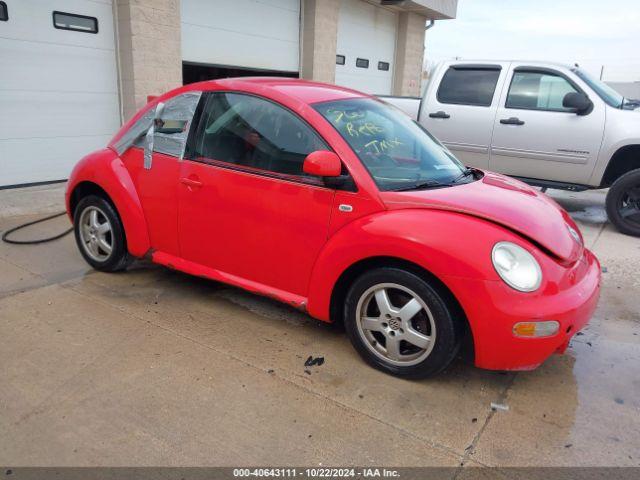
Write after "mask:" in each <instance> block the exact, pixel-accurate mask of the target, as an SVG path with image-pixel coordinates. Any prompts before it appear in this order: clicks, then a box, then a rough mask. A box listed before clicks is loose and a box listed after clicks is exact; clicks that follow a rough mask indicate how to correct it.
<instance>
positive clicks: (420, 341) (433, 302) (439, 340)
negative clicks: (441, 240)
mask: <svg viewBox="0 0 640 480" xmlns="http://www.w3.org/2000/svg"><path fill="white" fill-rule="evenodd" d="M345 328H346V330H347V334H348V336H349V339H350V340H351V343H352V344H353V346H354V347H355V349H356V350H357V351H358V353H359V354H360V355H361V356H362V357H363V358H364V360H365V361H366V362H367V363H369V364H370V365H372V366H374V367H375V368H378V369H379V370H382V371H385V372H387V373H391V374H393V375H397V376H401V377H407V378H425V377H429V376H432V375H435V374H437V373H439V372H441V371H442V370H444V369H445V368H446V367H447V366H448V365H449V364H450V363H451V361H452V360H453V358H454V357H455V355H456V353H457V352H458V349H459V345H460V340H459V334H458V329H457V328H456V325H455V321H454V319H453V317H452V314H451V312H450V310H449V308H448V306H447V304H446V302H445V301H444V300H443V299H442V297H441V296H440V295H439V294H438V293H437V291H436V289H434V288H433V287H432V286H431V285H429V283H427V282H426V281H425V280H423V279H422V278H420V277H418V276H416V275H414V274H413V273H410V272H408V271H405V270H400V269H397V268H378V269H375V270H372V271H370V272H367V273H365V274H363V275H362V276H360V277H359V278H358V279H357V280H356V281H355V282H354V283H353V285H352V286H351V288H350V289H349V292H348V294H347V300H346V303H345Z"/></svg>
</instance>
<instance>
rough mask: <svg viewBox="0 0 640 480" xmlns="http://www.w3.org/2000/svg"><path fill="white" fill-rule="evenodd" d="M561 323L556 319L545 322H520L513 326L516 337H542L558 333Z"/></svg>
mask: <svg viewBox="0 0 640 480" xmlns="http://www.w3.org/2000/svg"><path fill="white" fill-rule="evenodd" d="M559 329H560V324H559V323H558V322H556V321H555V320H548V321H544V322H518V323H516V324H515V325H514V326H513V334H514V335H515V336H516V337H528V338H540V337H550V336H551V335H555V334H556V333H558V330H559Z"/></svg>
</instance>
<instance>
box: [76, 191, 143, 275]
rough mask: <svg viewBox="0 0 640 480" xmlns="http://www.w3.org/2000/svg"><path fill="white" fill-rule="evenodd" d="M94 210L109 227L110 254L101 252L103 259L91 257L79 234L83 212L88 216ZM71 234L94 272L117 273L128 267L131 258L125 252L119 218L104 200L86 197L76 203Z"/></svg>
mask: <svg viewBox="0 0 640 480" xmlns="http://www.w3.org/2000/svg"><path fill="white" fill-rule="evenodd" d="M96 209H97V210H99V213H100V217H101V218H102V220H105V219H106V220H108V222H109V225H110V231H109V232H108V236H107V239H108V240H109V243H110V245H111V252H110V253H108V254H107V253H106V251H102V254H103V256H104V257H105V258H95V257H92V254H91V253H90V251H89V247H85V244H84V242H83V240H82V234H81V233H80V229H81V228H82V227H81V225H80V223H81V218H82V215H83V212H86V213H87V214H88V213H89V212H91V211H92V210H93V211H95V210H96ZM73 232H74V235H75V238H76V243H77V245H78V249H79V250H80V253H81V254H82V256H83V258H84V259H85V260H86V261H87V263H88V264H89V265H91V266H92V267H93V268H95V269H96V270H100V271H103V272H117V271H119V270H124V269H125V268H127V266H128V265H129V263H130V261H131V257H130V256H129V253H128V251H127V240H126V236H125V232H124V227H123V226H122V222H121V220H120V216H119V215H118V212H116V210H115V208H114V207H113V205H112V204H111V203H110V202H108V201H107V200H105V199H104V198H102V197H99V196H97V195H88V196H86V197H84V198H82V199H81V200H80V201H79V202H78V205H77V206H76V209H75V211H74V214H73Z"/></svg>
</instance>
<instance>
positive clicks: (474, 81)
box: [420, 63, 509, 168]
mask: <svg viewBox="0 0 640 480" xmlns="http://www.w3.org/2000/svg"><path fill="white" fill-rule="evenodd" d="M508 65H509V64H508V63H505V64H500V63H493V64H486V65H484V64H483V65H479V64H458V63H456V64H453V65H449V66H448V68H447V66H444V67H443V68H441V69H440V70H438V71H437V72H436V76H435V78H434V79H433V84H432V85H434V87H435V88H429V89H428V90H427V93H426V98H425V100H426V101H425V102H424V103H423V106H422V109H421V111H420V123H421V124H422V125H423V126H424V127H425V128H426V129H427V130H429V132H430V133H432V134H433V135H434V136H435V137H436V138H438V140H440V141H441V142H442V143H444V144H445V145H446V146H447V147H448V148H449V150H451V152H452V153H453V154H454V155H455V156H456V157H458V159H460V161H462V162H463V163H464V164H465V165H470V166H474V167H478V168H488V167H489V147H490V144H491V133H492V130H493V123H494V120H495V114H496V109H497V105H498V100H499V98H500V90H501V86H502V84H503V83H504V77H505V75H506V71H507V70H508V68H507V67H508ZM496 92H497V93H496Z"/></svg>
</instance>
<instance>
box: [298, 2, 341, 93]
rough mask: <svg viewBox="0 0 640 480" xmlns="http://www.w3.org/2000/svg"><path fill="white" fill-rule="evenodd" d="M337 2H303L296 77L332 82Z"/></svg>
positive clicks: (335, 44) (334, 75)
mask: <svg viewBox="0 0 640 480" xmlns="http://www.w3.org/2000/svg"><path fill="white" fill-rule="evenodd" d="M339 12H340V0H303V2H302V17H303V18H302V32H303V33H302V45H301V51H302V63H301V68H300V76H301V77H302V78H307V79H313V80H317V81H319V82H328V83H333V82H334V81H335V78H336V48H337V40H338V13H339Z"/></svg>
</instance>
